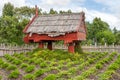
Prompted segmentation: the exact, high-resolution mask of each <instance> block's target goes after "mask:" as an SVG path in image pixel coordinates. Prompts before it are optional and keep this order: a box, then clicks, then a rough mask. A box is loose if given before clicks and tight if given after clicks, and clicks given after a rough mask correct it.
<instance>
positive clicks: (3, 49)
mask: <svg viewBox="0 0 120 80" xmlns="http://www.w3.org/2000/svg"><path fill="white" fill-rule="evenodd" d="M37 47H38V45H34V46H33V45H22V46H17V45H10V44H0V56H3V55H4V54H10V55H12V54H14V53H18V54H19V53H25V52H29V51H32V50H33V49H35V48H37ZM45 47H46V46H45ZM53 49H62V50H67V45H66V46H65V45H55V44H54V45H53ZM82 49H83V51H85V52H109V53H111V52H118V53H120V46H113V45H112V46H82Z"/></svg>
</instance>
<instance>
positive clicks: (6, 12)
mask: <svg viewBox="0 0 120 80" xmlns="http://www.w3.org/2000/svg"><path fill="white" fill-rule="evenodd" d="M13 14H14V6H13V5H12V4H11V3H6V4H5V5H4V7H3V11H2V15H3V16H13Z"/></svg>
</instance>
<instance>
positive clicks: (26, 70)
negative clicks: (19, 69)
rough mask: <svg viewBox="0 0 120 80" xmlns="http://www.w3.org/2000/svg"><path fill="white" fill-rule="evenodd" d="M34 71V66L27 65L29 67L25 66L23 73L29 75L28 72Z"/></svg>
mask: <svg viewBox="0 0 120 80" xmlns="http://www.w3.org/2000/svg"><path fill="white" fill-rule="evenodd" d="M34 69H35V66H34V65H29V66H27V68H26V69H25V72H27V73H29V72H32V71H34Z"/></svg>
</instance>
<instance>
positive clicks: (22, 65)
mask: <svg viewBox="0 0 120 80" xmlns="http://www.w3.org/2000/svg"><path fill="white" fill-rule="evenodd" d="M26 67H28V64H26V63H22V64H21V66H20V68H21V69H23V68H26Z"/></svg>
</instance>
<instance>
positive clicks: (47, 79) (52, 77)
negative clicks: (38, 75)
mask: <svg viewBox="0 0 120 80" xmlns="http://www.w3.org/2000/svg"><path fill="white" fill-rule="evenodd" d="M56 78H57V76H56V75H55V74H49V75H48V76H47V77H45V78H44V79H43V80H56Z"/></svg>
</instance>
